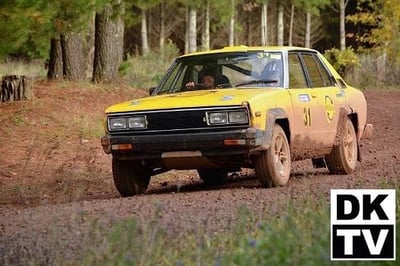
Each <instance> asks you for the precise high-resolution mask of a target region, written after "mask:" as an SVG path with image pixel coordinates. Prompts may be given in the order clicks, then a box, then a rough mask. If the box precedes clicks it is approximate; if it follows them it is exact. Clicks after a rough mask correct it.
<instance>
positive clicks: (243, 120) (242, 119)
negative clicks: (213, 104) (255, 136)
mask: <svg viewBox="0 0 400 266" xmlns="http://www.w3.org/2000/svg"><path fill="white" fill-rule="evenodd" d="M207 117H208V124H209V125H226V124H247V123H248V122H249V119H248V115H247V112H246V110H235V111H225V112H208V113H207Z"/></svg>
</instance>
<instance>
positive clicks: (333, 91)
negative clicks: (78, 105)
mask: <svg viewBox="0 0 400 266" xmlns="http://www.w3.org/2000/svg"><path fill="white" fill-rule="evenodd" d="M301 59H302V61H303V63H304V67H305V69H306V77H307V79H308V84H309V87H310V88H311V90H312V94H311V98H312V101H313V104H314V105H315V106H318V108H316V109H315V110H314V112H313V120H314V124H313V125H312V131H313V132H312V135H313V138H314V140H315V141H316V142H317V143H318V145H319V147H320V148H321V149H325V148H330V147H332V145H333V143H334V141H335V138H336V132H337V127H338V121H339V113H340V108H341V107H342V106H343V105H344V103H345V91H344V90H343V89H342V88H340V87H338V86H336V83H335V82H334V79H333V77H332V75H331V74H330V73H329V71H328V69H327V68H326V67H325V65H324V64H323V63H322V61H321V60H320V58H319V57H318V54H317V53H312V52H302V53H301Z"/></svg>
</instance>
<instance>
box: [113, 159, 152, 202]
mask: <svg viewBox="0 0 400 266" xmlns="http://www.w3.org/2000/svg"><path fill="white" fill-rule="evenodd" d="M112 171H113V178H114V185H115V187H116V188H117V190H118V192H119V194H121V196H123V197H131V196H133V195H136V194H143V193H145V192H146V189H147V187H148V186H149V182H150V177H151V175H150V170H149V169H147V168H145V167H142V166H140V164H139V163H138V162H136V161H125V160H118V159H116V158H113V159H112Z"/></svg>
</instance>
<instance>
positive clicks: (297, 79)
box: [289, 53, 307, 88]
mask: <svg viewBox="0 0 400 266" xmlns="http://www.w3.org/2000/svg"><path fill="white" fill-rule="evenodd" d="M289 88H307V81H306V77H305V74H304V70H303V66H302V64H301V61H300V58H299V56H298V54H297V53H290V54H289Z"/></svg>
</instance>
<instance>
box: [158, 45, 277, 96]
mask: <svg viewBox="0 0 400 266" xmlns="http://www.w3.org/2000/svg"><path fill="white" fill-rule="evenodd" d="M283 73H284V72H283V54H282V52H277V51H264V50H261V51H251V52H231V53H218V54H205V55H193V56H184V57H180V58H178V59H177V60H176V61H175V62H174V63H173V65H172V66H171V67H170V69H169V70H168V71H167V73H166V75H165V76H164V77H163V79H162V80H161V82H160V84H159V86H158V88H157V90H156V94H166V93H176V92H182V91H187V90H188V88H187V86H188V85H187V84H193V83H194V85H195V86H194V87H195V88H194V89H191V90H197V89H199V90H200V89H202V88H201V86H202V78H203V76H205V74H207V76H209V75H211V76H212V77H213V78H214V81H215V88H232V87H237V88H260V87H261V88H262V87H282V84H283V80H284V77H283Z"/></svg>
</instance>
